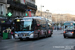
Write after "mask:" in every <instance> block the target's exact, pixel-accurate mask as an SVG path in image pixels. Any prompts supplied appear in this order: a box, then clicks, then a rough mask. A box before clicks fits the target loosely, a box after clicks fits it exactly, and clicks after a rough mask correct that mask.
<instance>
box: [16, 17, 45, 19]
mask: <svg viewBox="0 0 75 50" xmlns="http://www.w3.org/2000/svg"><path fill="white" fill-rule="evenodd" d="M24 18H25V19H27V18H28V19H29V18H30V19H46V18H44V17H23V18H15V19H24Z"/></svg>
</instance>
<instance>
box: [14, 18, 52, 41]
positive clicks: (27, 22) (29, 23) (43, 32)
mask: <svg viewBox="0 0 75 50" xmlns="http://www.w3.org/2000/svg"><path fill="white" fill-rule="evenodd" d="M14 28H15V38H16V39H20V40H23V39H36V38H40V37H48V36H51V35H52V33H53V30H52V27H51V25H50V24H48V22H47V21H46V19H45V18H42V17H23V18H15V20H14Z"/></svg>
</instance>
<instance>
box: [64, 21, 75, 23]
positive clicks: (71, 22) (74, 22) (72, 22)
mask: <svg viewBox="0 0 75 50" xmlns="http://www.w3.org/2000/svg"><path fill="white" fill-rule="evenodd" d="M64 23H75V21H66V22H64Z"/></svg>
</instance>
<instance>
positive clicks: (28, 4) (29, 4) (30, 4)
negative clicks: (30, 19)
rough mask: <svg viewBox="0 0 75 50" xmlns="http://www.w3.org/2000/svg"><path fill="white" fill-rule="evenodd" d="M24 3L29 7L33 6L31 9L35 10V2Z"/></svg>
mask: <svg viewBox="0 0 75 50" xmlns="http://www.w3.org/2000/svg"><path fill="white" fill-rule="evenodd" d="M26 5H27V6H28V7H31V8H33V9H35V10H37V6H36V5H35V4H32V3H30V2H26Z"/></svg>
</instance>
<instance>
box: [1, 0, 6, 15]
mask: <svg viewBox="0 0 75 50" xmlns="http://www.w3.org/2000/svg"><path fill="white" fill-rule="evenodd" d="M6 13H7V0H0V16H6Z"/></svg>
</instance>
